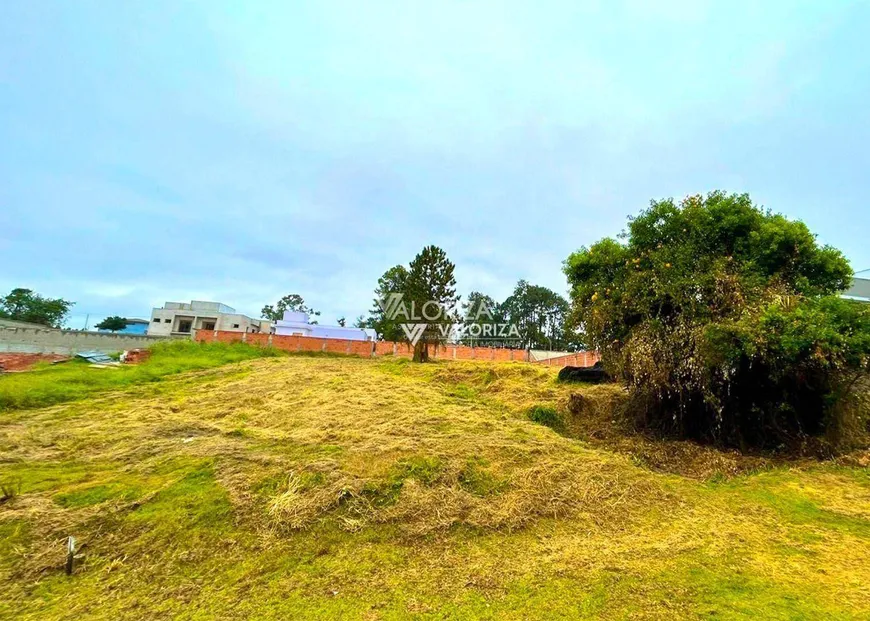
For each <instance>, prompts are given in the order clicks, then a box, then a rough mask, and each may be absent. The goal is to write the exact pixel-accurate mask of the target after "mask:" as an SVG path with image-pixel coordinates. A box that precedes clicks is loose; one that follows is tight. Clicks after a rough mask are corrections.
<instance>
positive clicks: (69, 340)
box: [0, 325, 184, 355]
mask: <svg viewBox="0 0 870 621" xmlns="http://www.w3.org/2000/svg"><path fill="white" fill-rule="evenodd" d="M168 338H172V337H161V336H146V335H144V334H113V333H111V332H85V331H82V330H57V329H54V328H20V327H10V326H8V325H6V326H0V352H13V353H27V354H66V355H71V354H75V353H78V352H81V351H101V352H105V353H111V352H116V351H124V350H125V349H137V348H138V349H141V348H147V347H151V346H152V345H154V344H155V343H160V342H163V341H166V340H167V339H168ZM181 338H184V337H181Z"/></svg>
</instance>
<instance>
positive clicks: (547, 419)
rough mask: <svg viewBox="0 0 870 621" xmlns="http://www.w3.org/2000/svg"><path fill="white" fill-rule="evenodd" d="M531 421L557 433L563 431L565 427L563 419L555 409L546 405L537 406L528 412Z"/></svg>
mask: <svg viewBox="0 0 870 621" xmlns="http://www.w3.org/2000/svg"><path fill="white" fill-rule="evenodd" d="M528 417H529V420H531V421H533V422H536V423H538V424H540V425H544V426H545V427H549V428H550V429H553V430H555V431H562V429H563V428H564V426H565V423H564V421H563V420H562V417H561V416H560V415H559V412H557V411H556V410H555V409H553V408H551V407H547V406H545V405H536V406H534V407H532V408H530V409H529V411H528Z"/></svg>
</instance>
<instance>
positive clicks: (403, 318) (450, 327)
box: [377, 293, 522, 347]
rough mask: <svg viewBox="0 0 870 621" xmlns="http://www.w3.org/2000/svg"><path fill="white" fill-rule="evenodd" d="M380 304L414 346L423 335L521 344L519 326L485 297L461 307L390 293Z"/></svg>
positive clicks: (512, 345) (388, 317)
mask: <svg viewBox="0 0 870 621" xmlns="http://www.w3.org/2000/svg"><path fill="white" fill-rule="evenodd" d="M377 303H378V306H379V307H380V309H381V311H383V313H384V317H385V318H386V319H387V320H389V321H397V322H398V321H400V323H399V326H400V327H401V329H402V332H403V334H404V335H405V338H407V339H408V341H409V342H410V343H411V345H416V344H417V343H418V342H419V341H420V339H421V338H423V337H424V335H429V336H430V337H431V339H432V340H437V341H448V342H459V341H469V340H470V341H472V342H479V343H481V344H484V343H485V344H486V345H489V346H494V347H499V346H501V347H517V346H519V345H521V344H522V337H521V335H520V331H519V330H518V329H517V327H516V326H515V325H514V324H512V323H509V322H506V321H499V320H498V318H497V317H496V315H495V313H494V312H493V309H492V308H490V307H489V305H488V304H486V302H485V301H483V300H479V301H477V302H476V303H474V304H469V305H467V306H466V307H465V308H462V309H460V308H459V307H457V306H456V305H445V304H442V303H440V302H438V301H437V300H428V301H426V302H423V303H422V304H419V305H418V303H417V302H416V301H411V302H407V301H406V300H405V299H404V294H402V293H390V294H389V295H387V296H386V297H384V298H381V299H379V300H378V301H377Z"/></svg>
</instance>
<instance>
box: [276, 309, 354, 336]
mask: <svg viewBox="0 0 870 621" xmlns="http://www.w3.org/2000/svg"><path fill="white" fill-rule="evenodd" d="M275 334H278V335H281V336H315V337H319V338H327V339H348V340H351V341H370V340H371V337H370V336H369V335H368V334H367V333H366V331H365V330H362V329H360V328H342V327H341V326H321V325H319V324H312V323H308V313H297V312H294V311H284V318H283V319H279V320H278V321H276V322H275Z"/></svg>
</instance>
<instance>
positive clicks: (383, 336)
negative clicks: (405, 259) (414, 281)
mask: <svg viewBox="0 0 870 621" xmlns="http://www.w3.org/2000/svg"><path fill="white" fill-rule="evenodd" d="M407 281H408V270H407V269H406V268H405V266H404V265H395V266H393V267H391V268H390V269H388V270H387V271H386V272H384V275H383V276H381V277H380V278H378V286H377V288H375V299H374V305H373V307H372V310H371V311H369V319H368V321H367V322H366V323H367V325H366V326H365V327H367V328H374V330H375V332H377V335H378V338H379V339H380V340H382V341H402V340H404V339H405V333H404V332H403V331H402V326H401V323H402V320H403V319H402V318H395V317H388V316H387V313H386V311H385V310H384V308H383V307H382V303H383V301H384V300H387V299H388V298H389V296H390V295H391V294H394V293H401V294H403V295H404V294H405V289H406V287H407Z"/></svg>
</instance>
